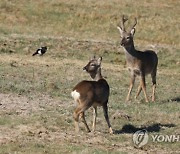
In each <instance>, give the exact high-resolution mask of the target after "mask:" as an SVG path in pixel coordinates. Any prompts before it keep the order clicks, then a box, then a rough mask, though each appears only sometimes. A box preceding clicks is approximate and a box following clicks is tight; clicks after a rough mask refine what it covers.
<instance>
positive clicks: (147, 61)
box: [127, 50, 158, 75]
mask: <svg viewBox="0 0 180 154" xmlns="http://www.w3.org/2000/svg"><path fill="white" fill-rule="evenodd" d="M157 63H158V57H157V54H156V53H155V52H154V51H151V50H146V51H144V52H142V51H137V56H136V57H134V56H129V57H128V59H127V65H128V69H129V71H130V72H133V73H135V74H136V75H140V74H141V73H142V71H144V73H145V74H150V73H151V72H153V71H154V70H155V69H156V67H157Z"/></svg>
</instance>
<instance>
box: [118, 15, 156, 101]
mask: <svg viewBox="0 0 180 154" xmlns="http://www.w3.org/2000/svg"><path fill="white" fill-rule="evenodd" d="M127 20H128V18H125V16H124V15H123V16H122V20H121V22H120V24H119V25H118V26H117V29H118V30H119V32H120V37H121V42H120V45H121V46H122V47H123V48H124V51H125V57H126V64H127V68H128V70H129V72H130V75H131V80H130V86H129V91H128V94H127V97H126V102H128V101H129V100H130V95H131V91H132V89H133V86H134V82H135V79H136V77H137V76H138V77H140V84H139V87H138V90H137V93H136V95H135V99H137V97H138V96H139V94H140V93H141V91H142V90H143V93H144V97H145V101H146V102H149V100H148V97H147V93H146V82H145V76H146V75H148V74H151V78H152V84H153V86H152V101H153V102H154V101H155V89H156V74H157V65H158V57H157V54H156V53H155V51H152V50H145V51H139V50H136V49H135V47H134V34H135V26H136V24H137V19H136V18H135V19H134V23H133V25H132V27H131V29H130V30H129V31H126V29H125V25H124V24H125V22H126V21H127Z"/></svg>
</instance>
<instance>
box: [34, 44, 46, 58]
mask: <svg viewBox="0 0 180 154" xmlns="http://www.w3.org/2000/svg"><path fill="white" fill-rule="evenodd" d="M46 51H47V46H44V47H41V48H39V49H37V50H36V52H35V53H33V55H32V56H35V55H41V56H42V55H43V54H45V53H46Z"/></svg>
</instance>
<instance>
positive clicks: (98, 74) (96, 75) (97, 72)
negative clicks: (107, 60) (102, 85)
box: [90, 68, 103, 81]
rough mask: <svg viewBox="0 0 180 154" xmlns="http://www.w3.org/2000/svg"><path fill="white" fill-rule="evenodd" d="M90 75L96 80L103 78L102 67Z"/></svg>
mask: <svg viewBox="0 0 180 154" xmlns="http://www.w3.org/2000/svg"><path fill="white" fill-rule="evenodd" d="M90 75H91V78H92V79H93V80H94V81H98V80H100V79H103V76H102V75H101V68H98V69H97V71H96V72H93V73H91V74H90Z"/></svg>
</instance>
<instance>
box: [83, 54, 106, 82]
mask: <svg viewBox="0 0 180 154" xmlns="http://www.w3.org/2000/svg"><path fill="white" fill-rule="evenodd" d="M101 61H102V57H99V58H96V57H95V56H93V57H92V58H91V59H90V61H89V62H88V64H87V65H86V66H85V67H84V68H83V70H85V71H86V72H88V73H89V74H90V75H91V77H92V78H93V79H94V78H95V76H96V75H97V73H98V72H99V73H100V72H101Z"/></svg>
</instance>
